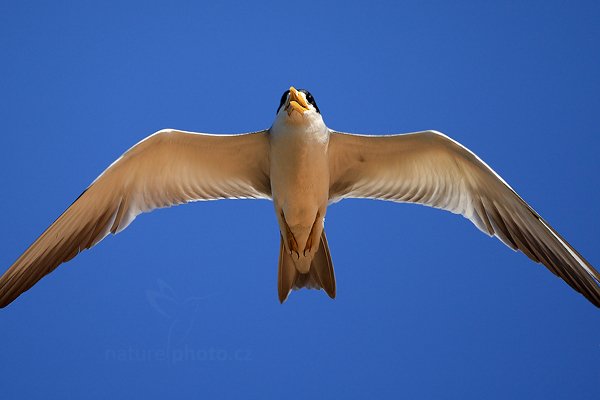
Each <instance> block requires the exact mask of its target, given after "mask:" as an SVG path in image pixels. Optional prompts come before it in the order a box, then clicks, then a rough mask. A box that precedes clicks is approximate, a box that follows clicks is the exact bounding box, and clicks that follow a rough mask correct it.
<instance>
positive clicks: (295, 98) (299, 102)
mask: <svg viewBox="0 0 600 400" xmlns="http://www.w3.org/2000/svg"><path fill="white" fill-rule="evenodd" d="M289 100H290V103H289V107H288V108H287V113H288V115H291V114H292V111H294V110H296V111H298V112H299V113H300V114H304V113H305V112H306V111H308V110H309V108H308V103H306V100H304V97H302V95H300V94H299V93H298V91H297V90H296V88H295V87H293V86H290V99H289Z"/></svg>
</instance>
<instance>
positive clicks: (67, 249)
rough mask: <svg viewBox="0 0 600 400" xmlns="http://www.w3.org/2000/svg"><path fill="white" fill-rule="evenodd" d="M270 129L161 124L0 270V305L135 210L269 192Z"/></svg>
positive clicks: (266, 195) (121, 224) (119, 224)
mask: <svg viewBox="0 0 600 400" xmlns="http://www.w3.org/2000/svg"><path fill="white" fill-rule="evenodd" d="M268 135H269V133H268V131H260V132H254V133H248V134H241V135H208V134H203V133H192V132H183V131H175V130H170V129H169V130H162V131H159V132H156V133H155V134H153V135H151V136H149V137H147V138H146V139H144V140H142V141H141V142H139V143H138V144H136V145H135V146H133V147H132V148H131V149H130V150H128V151H127V152H126V153H125V154H123V156H121V157H120V158H119V159H118V160H117V161H115V162H114V163H113V164H112V165H111V166H110V167H109V168H108V169H106V170H105V171H104V172H103V173H102V174H101V175H100V176H99V177H98V178H97V179H96V180H95V181H94V182H93V183H92V184H91V185H90V187H88V188H87V190H86V191H85V192H83V193H82V194H81V196H79V198H78V199H77V200H75V202H74V203H73V204H72V205H71V206H70V207H69V208H68V209H67V210H66V211H65V212H64V213H63V214H62V215H61V216H60V217H59V218H58V219H57V220H56V221H54V223H53V224H52V225H50V227H49V228H48V229H46V231H45V232H44V233H43V234H42V235H41V236H40V237H39V238H38V239H37V240H36V241H35V242H34V243H33V244H32V245H31V246H30V247H29V248H28V249H27V250H26V251H25V253H23V254H22V255H21V256H20V257H19V258H18V259H17V261H15V263H14V264H13V265H12V266H11V267H10V268H9V269H8V271H6V273H5V274H4V275H3V276H2V277H1V278H0V307H5V306H6V305H8V304H9V303H11V302H12V301H13V300H14V299H16V298H17V297H18V296H19V295H20V294H21V293H23V292H24V291H26V290H27V289H29V288H30V287H31V286H33V285H34V284H35V283H36V282H37V281H38V280H40V279H41V278H42V277H43V276H44V275H46V274H48V273H50V272H51V271H53V270H54V269H55V268H56V267H57V266H59V265H60V264H61V263H63V262H66V261H68V260H70V259H72V258H73V257H75V256H76V255H77V254H78V253H79V252H80V251H82V250H84V249H88V248H90V247H92V246H94V245H95V244H96V243H98V242H99V241H100V240H102V239H103V238H104V237H106V236H107V235H108V234H109V233H117V232H120V231H121V230H123V229H125V228H126V227H127V225H129V224H130V223H131V221H132V220H133V219H134V218H135V217H136V216H137V215H139V214H140V213H142V212H147V211H151V210H153V209H155V208H161V207H169V206H173V205H177V204H182V203H187V202H190V201H198V200H216V199H225V198H270V196H271V186H270V180H269V139H268Z"/></svg>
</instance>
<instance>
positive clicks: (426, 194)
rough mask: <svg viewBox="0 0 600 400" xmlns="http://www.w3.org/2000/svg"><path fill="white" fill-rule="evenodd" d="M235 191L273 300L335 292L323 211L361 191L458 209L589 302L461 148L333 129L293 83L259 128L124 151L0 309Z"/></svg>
mask: <svg viewBox="0 0 600 400" xmlns="http://www.w3.org/2000/svg"><path fill="white" fill-rule="evenodd" d="M240 198H251V199H269V200H272V202H273V205H274V209H275V216H276V218H277V222H278V226H279V231H280V244H279V261H278V278H277V290H278V297H279V301H280V302H281V303H283V302H285V300H286V299H287V298H288V296H289V294H290V293H291V292H292V291H293V290H297V289H302V288H308V289H323V290H324V291H325V293H326V294H327V295H328V296H329V297H331V298H335V297H336V280H335V273H334V268H333V262H332V259H331V253H330V250H329V245H328V242H327V237H326V235H325V215H326V212H327V208H328V206H329V205H330V204H332V203H335V202H338V201H340V200H342V199H347V198H366V199H377V200H388V201H393V202H399V203H417V204H421V205H425V206H430V207H434V208H438V209H443V210H447V211H450V212H452V213H455V214H462V215H463V216H464V217H465V218H467V219H469V220H470V221H471V222H472V223H473V224H474V225H475V226H476V227H477V228H479V230H481V231H482V232H483V233H485V234H487V235H489V236H495V237H497V238H498V239H500V240H501V241H502V242H503V243H504V244H506V245H507V246H508V247H510V248H511V249H513V250H515V251H517V250H520V251H521V252H522V253H524V254H525V255H526V256H527V257H529V258H530V259H531V260H533V261H534V262H537V263H541V264H543V265H544V266H546V268H548V269H549V270H550V271H551V272H552V273H553V274H555V275H556V276H558V277H560V278H562V279H563V280H564V281H565V282H566V283H567V284H568V285H570V286H571V287H572V288H573V289H575V290H576V291H577V292H579V293H581V294H582V295H583V296H585V297H586V298H587V299H588V300H589V301H590V302H591V303H592V304H594V305H595V306H596V307H600V286H599V283H600V274H599V273H598V271H597V270H596V269H594V267H592V265H591V264H590V263H589V262H588V261H586V260H585V259H584V258H583V256H582V255H581V254H579V253H578V252H577V251H576V250H575V249H574V248H573V247H572V246H571V245H570V244H569V243H568V242H567V241H566V240H565V239H564V238H563V237H562V236H561V235H560V234H559V233H558V232H556V230H554V229H553V228H552V227H551V226H550V224H548V222H546V221H545V220H544V219H543V218H542V217H541V216H540V215H539V214H538V213H537V212H536V211H535V210H534V209H533V208H532V207H531V206H529V205H528V204H527V203H526V202H525V201H524V200H523V199H522V198H521V197H520V196H519V195H518V194H517V193H516V192H515V191H514V190H513V189H512V188H511V187H510V186H509V185H508V183H506V182H505V181H504V179H502V178H501V177H500V175H498V174H497V173H496V172H495V171H494V170H492V169H491V168H490V167H489V166H488V165H487V164H486V163H485V162H484V161H482V160H481V159H480V158H479V157H478V156H477V155H475V154H474V153H473V152H471V151H470V150H469V149H467V148H466V147H464V146H463V145H462V144H460V143H458V142H457V141H455V140H453V139H451V138H450V137H448V136H446V135H444V134H443V133H440V132H438V131H433V130H427V131H421V132H412V133H405V134H395V135H372V134H371V135H363V134H353V133H344V132H338V131H335V130H333V129H330V128H328V127H327V125H326V124H325V122H324V120H323V117H322V115H321V111H320V110H319V107H318V106H317V103H316V101H315V99H314V97H313V95H312V94H311V93H310V92H309V91H308V90H305V89H300V90H297V89H296V88H294V87H293V86H292V87H290V88H289V89H288V90H286V91H285V92H284V93H283V95H282V96H281V100H280V102H279V107H278V108H277V112H276V117H275V120H274V121H273V123H272V125H271V127H270V128H269V129H265V130H262V131H256V132H250V133H242V134H234V135H222V134H219V135H216V134H207V133H195V132H188V131H181V130H175V129H162V130H159V131H157V132H156V133H154V134H152V135H150V136H148V137H146V138H145V139H143V140H142V141H140V142H139V143H137V144H136V145H134V146H133V147H131V148H130V149H129V150H128V151H126V152H125V153H124V154H123V155H122V156H121V157H120V158H118V159H117V160H116V161H115V162H113V163H112V164H111V165H110V166H109V167H108V168H107V169H106V170H104V172H102V173H101V174H100V176H98V178H96V179H95V180H94V181H93V182H92V183H91V185H89V187H88V188H87V189H86V190H85V191H84V192H83V193H82V194H81V195H80V196H79V197H78V198H77V199H76V200H75V201H74V202H73V203H72V204H71V205H70V206H69V207H68V208H67V209H66V211H65V212H64V213H62V214H61V215H60V216H59V217H58V218H57V219H56V220H55V221H54V223H52V224H51V225H50V227H48V228H47V229H46V230H45V231H44V232H43V233H42V234H41V236H39V237H38V238H37V239H36V240H35V241H34V242H33V244H32V245H31V246H29V248H27V249H26V250H25V252H24V253H23V254H22V255H21V256H20V257H19V258H18V259H17V260H16V261H15V262H14V263H13V264H12V265H11V266H10V267H9V268H8V270H7V271H6V272H5V273H4V274H3V275H2V277H0V307H6V306H7V305H8V304H10V303H11V302H12V301H14V300H15V299H16V298H17V297H18V296H20V295H21V294H22V293H23V292H25V291H27V290H28V289H30V288H31V287H32V286H33V285H34V284H35V283H36V282H38V281H39V280H40V279H41V278H42V277H44V276H45V275H47V274H49V273H50V272H52V271H53V270H54V269H55V268H56V267H58V266H59V265H60V264H62V263H64V262H67V261H69V260H71V259H72V258H73V257H75V256H76V255H77V254H79V253H80V252H81V251H83V250H85V249H89V248H91V247H93V246H94V245H96V244H97V243H98V242H100V241H101V240H102V239H104V238H105V237H106V236H108V235H109V234H111V233H112V234H116V233H118V232H120V231H122V230H123V229H125V228H126V227H127V226H128V225H129V224H130V223H131V222H132V221H133V220H134V218H136V216H138V215H139V214H141V213H143V212H149V211H151V210H154V209H157V208H163V207H170V206H175V205H179V204H183V203H188V202H194V201H201V200H217V199H240Z"/></svg>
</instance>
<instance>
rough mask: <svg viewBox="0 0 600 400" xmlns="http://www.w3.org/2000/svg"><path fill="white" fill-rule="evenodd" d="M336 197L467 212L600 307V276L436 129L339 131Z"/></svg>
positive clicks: (334, 152)
mask: <svg viewBox="0 0 600 400" xmlns="http://www.w3.org/2000/svg"><path fill="white" fill-rule="evenodd" d="M329 160H330V174H331V185H330V193H329V198H330V201H332V202H334V201H338V200H340V199H342V198H351V197H354V198H372V199H380V200H392V201H398V202H410V203H418V204H423V205H427V206H431V207H435V208H441V209H444V210H448V211H451V212H453V213H455V214H462V215H463V216H465V217H466V218H468V219H470V220H471V221H472V222H473V223H474V224H475V225H476V226H477V227H478V228H479V229H480V230H482V231H483V232H485V233H487V234H489V235H495V236H497V237H498V238H499V239H500V240H502V241H503V242H504V243H505V244H506V245H507V246H509V247H511V248H512V249H514V250H517V249H518V250H521V251H522V252H523V253H525V254H526V255H527V256H528V257H529V258H531V259H532V260H533V261H535V262H539V263H542V264H544V265H545V266H546V267H547V268H548V269H549V270H550V271H552V272H553V273H554V274H555V275H557V276H559V277H561V278H562V279H564V280H565V282H567V283H568V284H569V285H570V286H571V287H572V288H573V289H575V290H577V291H578V292H580V293H581V294H583V295H584V296H585V297H586V298H587V299H588V300H589V301H591V302H592V303H593V304H594V305H595V306H597V307H600V288H599V286H598V282H599V281H600V274H599V273H598V272H597V271H596V270H595V269H594V268H593V267H592V266H591V265H590V264H589V263H588V262H587V261H586V260H585V259H584V258H583V257H582V256H581V255H580V254H579V253H578V252H577V251H576V250H575V249H574V248H573V247H572V246H571V245H570V244H569V243H567V241H566V240H564V239H563V238H562V237H561V236H560V235H559V234H558V233H557V232H556V231H555V230H554V229H553V228H552V227H551V226H550V225H549V224H548V223H547V222H546V221H544V219H543V218H542V217H540V215H539V214H538V213H537V212H535V211H534V210H533V209H532V208H531V207H530V206H529V205H528V204H527V203H526V202H525V201H524V200H523V199H522V198H521V197H520V196H519V195H518V194H517V193H516V192H515V191H514V190H513V189H512V188H511V187H510V186H508V184H507V183H506V182H505V181H504V180H503V179H502V178H501V177H500V176H499V175H498V174H496V173H495V172H494V171H493V170H492V169H491V168H490V167H488V166H487V165H486V164H485V163H484V162H483V161H482V160H481V159H479V157H477V156H476V155H475V154H473V153H472V152H471V151H469V150H468V149H467V148H465V147H464V146H462V145H461V144H459V143H457V142H455V141H453V140H452V139H450V138H448V137H447V136H445V135H443V134H441V133H439V132H434V131H425V132H417V133H409V134H404V135H392V136H362V135H353V134H345V133H340V132H333V131H332V132H331V138H330V142H329Z"/></svg>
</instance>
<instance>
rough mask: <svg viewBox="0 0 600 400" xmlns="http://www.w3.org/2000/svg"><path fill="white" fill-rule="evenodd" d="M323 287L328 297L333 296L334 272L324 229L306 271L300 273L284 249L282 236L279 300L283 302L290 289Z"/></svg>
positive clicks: (280, 245) (278, 279)
mask: <svg viewBox="0 0 600 400" xmlns="http://www.w3.org/2000/svg"><path fill="white" fill-rule="evenodd" d="M302 288H308V289H317V290H318V289H323V290H325V292H326V293H327V295H328V296H329V297H331V298H332V299H334V298H335V273H334V272H333V263H332V262H331V255H330V254H329V245H328V244H327V237H326V236H325V230H323V233H321V240H320V243H319V249H318V250H317V252H316V254H315V257H314V258H313V260H312V263H311V264H310V269H309V270H308V273H306V274H301V273H299V272H298V270H297V269H296V267H295V266H294V261H293V260H292V256H291V255H290V254H288V253H287V252H286V251H285V248H284V246H283V238H282V239H281V240H280V244H279V276H278V278H277V289H278V291H279V301H280V302H281V303H283V302H284V301H285V300H286V299H287V298H288V296H289V294H290V292H291V291H292V289H294V290H297V289H302Z"/></svg>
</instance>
